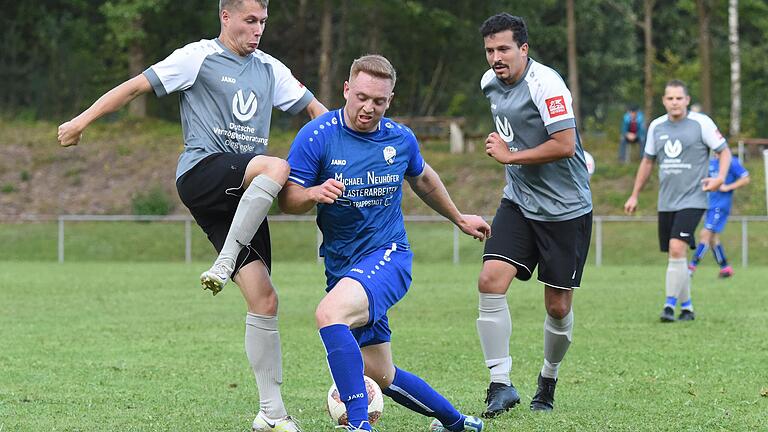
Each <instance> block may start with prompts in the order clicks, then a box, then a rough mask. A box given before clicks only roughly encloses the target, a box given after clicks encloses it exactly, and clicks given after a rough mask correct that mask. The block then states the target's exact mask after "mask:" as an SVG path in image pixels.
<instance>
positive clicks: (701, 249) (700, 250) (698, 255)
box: [691, 243, 708, 266]
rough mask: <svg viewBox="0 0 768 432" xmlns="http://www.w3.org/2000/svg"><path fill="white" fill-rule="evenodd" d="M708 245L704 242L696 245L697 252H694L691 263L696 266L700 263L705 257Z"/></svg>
mask: <svg viewBox="0 0 768 432" xmlns="http://www.w3.org/2000/svg"><path fill="white" fill-rule="evenodd" d="M707 249H708V247H707V245H706V244H704V243H699V245H698V246H696V252H694V254H693V259H692V260H691V264H693V265H694V266H697V265H699V261H701V259H702V258H703V257H704V254H705V253H707Z"/></svg>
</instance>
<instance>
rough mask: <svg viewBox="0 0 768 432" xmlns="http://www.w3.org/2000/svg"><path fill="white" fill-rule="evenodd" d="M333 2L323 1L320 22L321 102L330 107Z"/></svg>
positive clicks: (319, 75) (318, 72)
mask: <svg viewBox="0 0 768 432" xmlns="http://www.w3.org/2000/svg"><path fill="white" fill-rule="evenodd" d="M331 3H332V0H323V17H322V18H321V20H320V66H319V67H318V70H317V76H318V78H319V80H320V92H319V96H320V97H319V99H320V102H321V103H323V104H325V105H328V106H330V105H329V104H330V100H331V96H332V95H331V88H332V86H331V83H332V78H333V77H332V76H331V50H332V49H333V46H332V45H333V40H332V36H333V5H332V4H331Z"/></svg>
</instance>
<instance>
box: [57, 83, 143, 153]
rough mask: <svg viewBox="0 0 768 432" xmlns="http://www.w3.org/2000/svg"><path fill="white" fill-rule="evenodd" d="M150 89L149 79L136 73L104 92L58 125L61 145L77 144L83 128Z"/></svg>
mask: <svg viewBox="0 0 768 432" xmlns="http://www.w3.org/2000/svg"><path fill="white" fill-rule="evenodd" d="M151 90H152V85H151V84H150V83H149V80H148V79H147V78H146V77H145V76H144V75H143V74H141V75H137V76H135V77H133V78H131V79H129V80H128V81H125V82H124V83H122V84H120V85H119V86H117V87H115V88H113V89H112V90H110V91H108V92H107V93H105V94H104V95H103V96H102V97H100V98H99V99H98V100H97V101H96V102H94V103H93V105H91V106H90V108H88V109H87V110H85V111H83V112H82V113H81V114H80V115H79V116H77V117H75V118H73V119H72V120H70V121H68V122H65V123H63V124H62V125H61V126H59V133H58V140H59V144H60V145H61V146H62V147H68V146H72V145H77V144H78V143H79V142H80V138H81V137H82V134H83V130H85V128H87V127H88V125H90V124H91V123H92V122H93V121H95V120H96V119H98V118H100V117H102V116H103V115H105V114H109V113H113V112H115V111H117V110H119V109H120V108H122V107H124V106H126V105H127V104H128V103H129V102H130V101H132V100H134V99H135V98H136V97H138V96H140V95H142V94H144V93H148V92H150V91H151Z"/></svg>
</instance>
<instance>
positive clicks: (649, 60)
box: [643, 0, 656, 125]
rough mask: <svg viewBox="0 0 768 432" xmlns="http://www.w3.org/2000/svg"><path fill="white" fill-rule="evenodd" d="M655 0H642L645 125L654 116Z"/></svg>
mask: <svg viewBox="0 0 768 432" xmlns="http://www.w3.org/2000/svg"><path fill="white" fill-rule="evenodd" d="M655 3H656V0H644V1H643V35H644V39H645V65H644V66H643V70H644V75H645V84H644V88H643V93H644V94H645V104H644V110H645V123H646V125H647V124H648V123H649V122H650V121H651V120H652V119H653V118H654V116H653V60H654V59H655V58H656V46H654V45H653V19H652V18H653V6H654V4H655Z"/></svg>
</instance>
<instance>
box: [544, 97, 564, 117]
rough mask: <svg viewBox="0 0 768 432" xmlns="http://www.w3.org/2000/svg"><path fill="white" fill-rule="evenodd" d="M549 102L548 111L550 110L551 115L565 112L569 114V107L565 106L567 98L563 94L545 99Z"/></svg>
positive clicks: (554, 115)
mask: <svg viewBox="0 0 768 432" xmlns="http://www.w3.org/2000/svg"><path fill="white" fill-rule="evenodd" d="M544 102H546V104H547V111H549V116H550V117H557V116H561V115H564V114H568V108H566V107H565V98H564V97H562V96H555V97H552V98H549V99H547V100H545V101H544Z"/></svg>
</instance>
